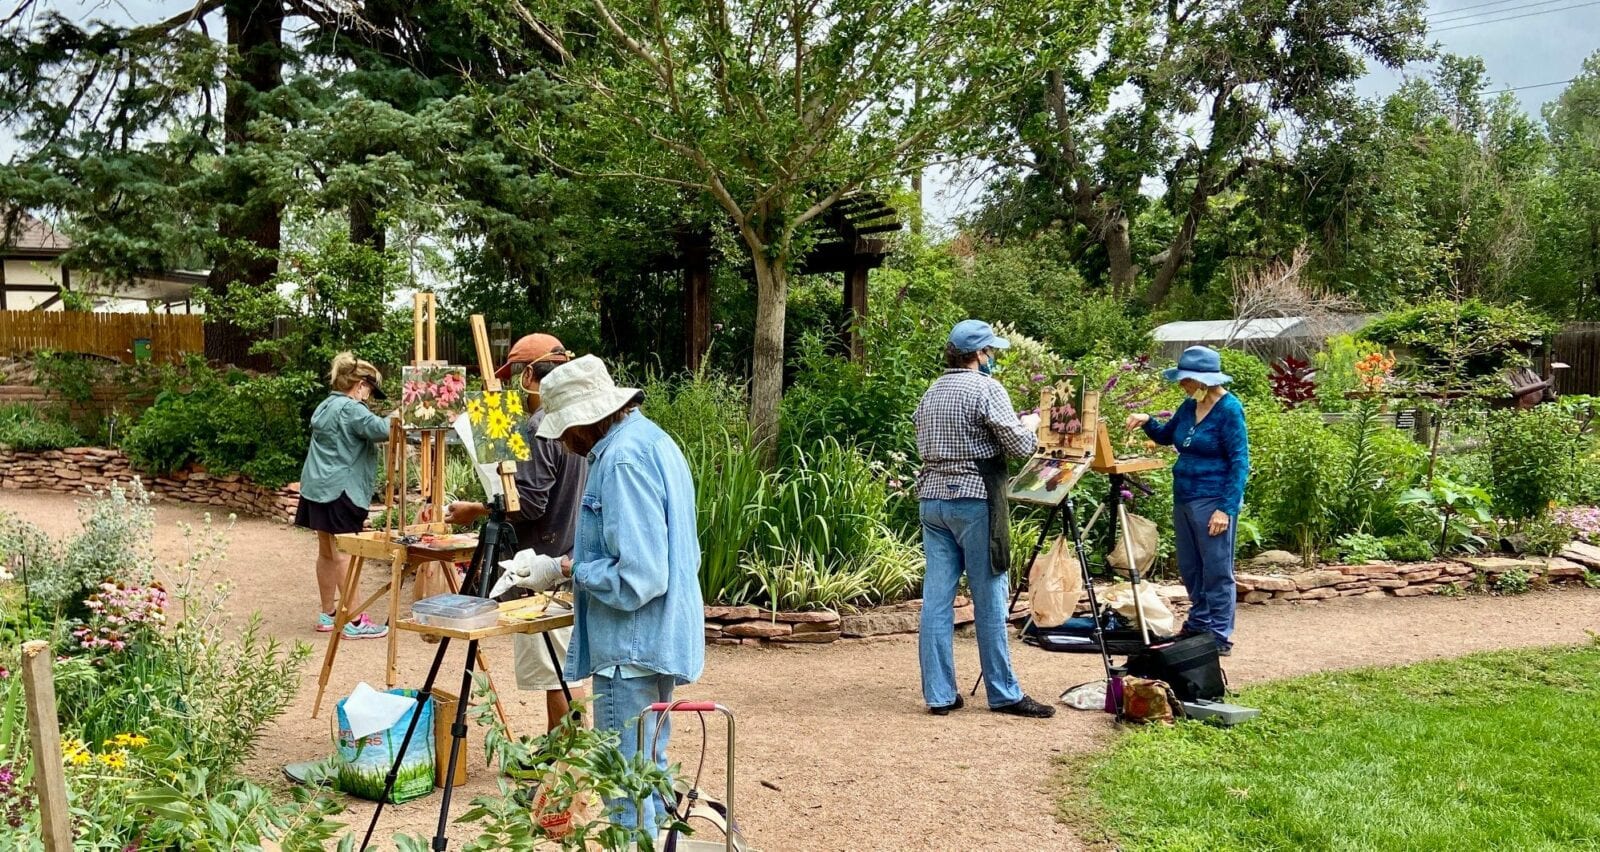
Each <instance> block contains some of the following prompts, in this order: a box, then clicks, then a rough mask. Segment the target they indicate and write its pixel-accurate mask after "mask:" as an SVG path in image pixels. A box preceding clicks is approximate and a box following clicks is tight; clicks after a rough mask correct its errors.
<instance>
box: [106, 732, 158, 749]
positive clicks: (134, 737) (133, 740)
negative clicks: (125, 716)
mask: <svg viewBox="0 0 1600 852" xmlns="http://www.w3.org/2000/svg"><path fill="white" fill-rule="evenodd" d="M149 744H150V738H149V737H147V736H144V735H143V734H117V735H116V736H114V737H112V738H111V739H109V740H106V741H105V745H108V746H119V747H122V748H128V747H132V748H143V747H145V746H147V745H149Z"/></svg>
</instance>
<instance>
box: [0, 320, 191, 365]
mask: <svg viewBox="0 0 1600 852" xmlns="http://www.w3.org/2000/svg"><path fill="white" fill-rule="evenodd" d="M201 323H202V317H198V316H193V315H183V316H179V315H169V314H100V313H81V312H77V311H0V355H29V354H32V353H34V352H38V351H39V350H41V349H48V350H52V351H55V352H76V353H80V354H87V355H99V356H102V357H105V358H114V359H116V360H118V361H121V362H123V363H127V364H131V363H133V361H134V341H136V340H148V341H150V359H151V360H152V361H157V362H166V363H178V362H180V361H182V360H183V356H184V355H186V354H189V353H197V354H198V353H203V352H205V330H204V327H203V326H202V324H201Z"/></svg>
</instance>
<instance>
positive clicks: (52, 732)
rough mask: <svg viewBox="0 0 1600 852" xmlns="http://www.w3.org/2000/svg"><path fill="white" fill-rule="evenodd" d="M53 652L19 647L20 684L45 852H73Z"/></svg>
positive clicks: (40, 646)
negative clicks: (20, 662) (26, 709)
mask: <svg viewBox="0 0 1600 852" xmlns="http://www.w3.org/2000/svg"><path fill="white" fill-rule="evenodd" d="M54 664H55V655H54V654H53V653H52V652H51V651H50V644H49V643H48V642H28V643H25V644H24V645H23V646H22V686H23V690H24V692H25V693H26V698H27V704H28V745H29V747H30V748H32V749H33V786H34V789H35V790H36V791H37V792H38V794H39V827H40V829H41V830H42V831H43V832H44V848H45V850H46V852H58V850H59V852H72V812H71V810H70V808H69V806H68V803H67V775H66V771H65V769H64V768H63V767H62V765H61V722H60V720H58V719H57V718H56V682H55V674H54V672H53V666H54Z"/></svg>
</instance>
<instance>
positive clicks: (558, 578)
mask: <svg viewBox="0 0 1600 852" xmlns="http://www.w3.org/2000/svg"><path fill="white" fill-rule="evenodd" d="M500 567H501V568H502V569H504V571H503V572H502V573H501V574H500V580H499V582H497V583H495V584H494V589H492V590H491V591H490V592H489V597H491V598H498V597H500V596H501V595H503V594H505V593H506V592H508V591H510V590H511V587H512V586H517V587H520V588H524V589H532V590H533V591H535V592H543V591H546V590H548V589H549V588H550V587H552V586H556V585H559V584H560V583H561V582H562V581H563V580H565V579H566V576H565V575H563V574H562V573H561V560H560V559H557V558H556V557H554V556H545V555H544V554H542V553H535V552H533V551H532V550H523V551H520V552H519V553H517V555H516V556H515V557H513V558H511V559H508V560H506V561H505V562H502V563H500Z"/></svg>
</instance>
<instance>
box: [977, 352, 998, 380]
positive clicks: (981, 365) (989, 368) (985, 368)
mask: <svg viewBox="0 0 1600 852" xmlns="http://www.w3.org/2000/svg"><path fill="white" fill-rule="evenodd" d="M997 368H998V365H997V364H996V363H995V358H994V356H993V355H990V356H989V357H988V358H985V359H984V360H982V361H979V362H978V372H980V373H982V374H984V375H985V376H992V375H994V371H995V370H996V369H997Z"/></svg>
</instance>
